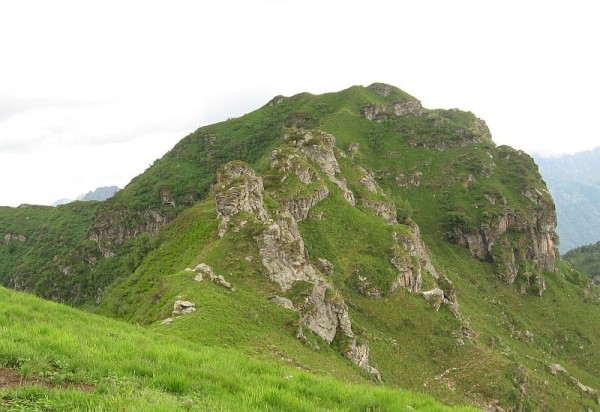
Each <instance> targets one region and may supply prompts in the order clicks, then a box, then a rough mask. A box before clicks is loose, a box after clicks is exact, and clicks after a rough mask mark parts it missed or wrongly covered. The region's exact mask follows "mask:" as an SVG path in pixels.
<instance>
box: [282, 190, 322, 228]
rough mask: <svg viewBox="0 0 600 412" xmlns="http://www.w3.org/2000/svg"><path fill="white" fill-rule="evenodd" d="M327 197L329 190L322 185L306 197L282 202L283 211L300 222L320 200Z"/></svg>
mask: <svg viewBox="0 0 600 412" xmlns="http://www.w3.org/2000/svg"><path fill="white" fill-rule="evenodd" d="M327 196H329V188H328V187H327V186H326V185H322V186H321V187H320V188H318V189H316V190H314V191H313V192H312V193H310V195H309V196H306V197H294V198H291V199H286V200H284V201H282V203H283V206H284V207H285V209H286V210H287V211H288V212H289V213H290V214H291V215H292V216H294V218H295V219H296V220H297V221H298V222H301V221H303V220H304V219H306V218H307V217H308V213H309V212H310V209H312V208H313V207H315V205H317V204H318V203H319V202H320V201H321V200H323V199H325V198H326V197H327Z"/></svg>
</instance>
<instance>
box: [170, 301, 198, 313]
mask: <svg viewBox="0 0 600 412" xmlns="http://www.w3.org/2000/svg"><path fill="white" fill-rule="evenodd" d="M195 311H196V304H195V303H192V302H190V301H188V300H176V301H175V303H174V304H173V312H172V313H171V314H172V315H173V316H182V315H187V314H189V313H192V312H195Z"/></svg>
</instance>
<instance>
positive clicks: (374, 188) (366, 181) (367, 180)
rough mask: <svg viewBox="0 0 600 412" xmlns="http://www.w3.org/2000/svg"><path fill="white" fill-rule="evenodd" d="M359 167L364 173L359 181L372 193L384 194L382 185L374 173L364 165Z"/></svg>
mask: <svg viewBox="0 0 600 412" xmlns="http://www.w3.org/2000/svg"><path fill="white" fill-rule="evenodd" d="M358 169H359V170H360V171H361V172H362V173H363V176H362V177H361V178H360V179H358V183H360V184H361V185H363V186H364V187H365V188H366V189H367V190H368V191H369V192H371V193H376V194H383V190H381V187H379V184H377V181H376V180H375V178H374V177H373V174H371V173H370V172H369V171H367V170H365V169H363V168H362V167H358Z"/></svg>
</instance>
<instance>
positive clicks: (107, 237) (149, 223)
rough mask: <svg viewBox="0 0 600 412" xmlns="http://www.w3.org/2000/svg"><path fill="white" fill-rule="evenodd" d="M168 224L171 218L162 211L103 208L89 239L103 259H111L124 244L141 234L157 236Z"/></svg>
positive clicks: (99, 212)
mask: <svg viewBox="0 0 600 412" xmlns="http://www.w3.org/2000/svg"><path fill="white" fill-rule="evenodd" d="M124 222H125V223H124ZM168 222H169V217H168V216H167V215H166V214H164V212H162V211H161V210H155V209H145V210H142V211H139V212H137V211H136V212H133V211H131V210H129V209H117V210H114V209H109V208H101V209H100V210H99V211H98V215H97V217H96V221H95V223H94V227H93V228H92V229H91V230H90V234H89V236H88V239H89V240H91V241H93V242H96V243H97V244H98V250H99V251H100V253H101V254H102V256H103V257H105V258H110V257H112V256H114V255H115V250H116V248H117V247H118V246H119V245H121V244H123V242H125V241H127V240H129V239H133V238H134V237H136V236H137V235H139V234H141V233H149V234H151V235H157V234H158V231H159V230H160V229H161V228H162V227H163V226H164V225H166V224H167V223H168Z"/></svg>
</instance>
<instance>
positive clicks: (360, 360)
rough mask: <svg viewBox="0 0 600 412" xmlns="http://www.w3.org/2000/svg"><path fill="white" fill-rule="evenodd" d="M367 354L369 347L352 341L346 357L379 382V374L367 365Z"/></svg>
mask: <svg viewBox="0 0 600 412" xmlns="http://www.w3.org/2000/svg"><path fill="white" fill-rule="evenodd" d="M369 352H370V348H369V345H366V344H364V345H358V344H356V341H353V342H352V343H351V344H350V349H349V350H348V351H347V352H346V357H347V358H348V359H350V360H351V361H352V362H354V363H355V364H357V365H358V366H359V367H360V368H362V369H363V370H365V371H367V372H368V373H370V374H371V375H373V376H374V377H375V378H377V379H378V380H381V373H380V372H379V371H378V370H377V369H375V368H374V367H372V366H371V365H369Z"/></svg>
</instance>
